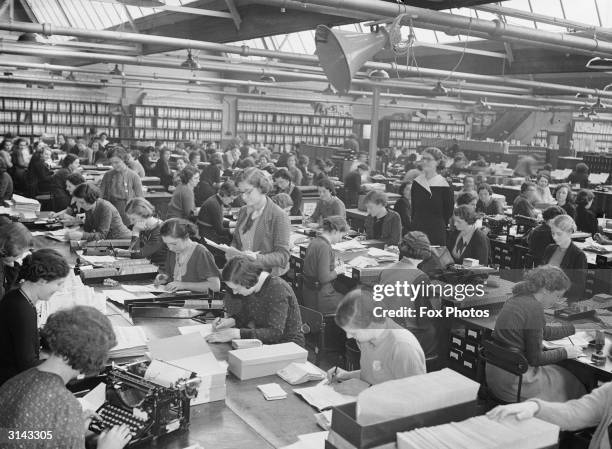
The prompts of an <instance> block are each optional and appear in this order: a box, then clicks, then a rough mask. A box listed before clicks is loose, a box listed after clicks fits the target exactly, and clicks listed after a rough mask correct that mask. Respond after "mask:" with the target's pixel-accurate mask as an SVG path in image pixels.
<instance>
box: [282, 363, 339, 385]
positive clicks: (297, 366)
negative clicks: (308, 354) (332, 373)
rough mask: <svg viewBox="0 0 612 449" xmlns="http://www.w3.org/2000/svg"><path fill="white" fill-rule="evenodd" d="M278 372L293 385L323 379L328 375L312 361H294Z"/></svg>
mask: <svg viewBox="0 0 612 449" xmlns="http://www.w3.org/2000/svg"><path fill="white" fill-rule="evenodd" d="M276 374H278V375H279V377H280V378H281V379H283V380H284V381H285V382H287V383H289V384H291V385H298V384H303V383H306V382H310V381H312V380H323V379H325V378H326V377H327V374H326V373H325V371H323V370H322V369H321V368H319V367H318V366H316V365H313V364H312V363H310V362H304V363H296V362H293V363H291V364H290V365H288V366H286V367H285V368H283V369H281V370H280V371H278V372H277V373H276Z"/></svg>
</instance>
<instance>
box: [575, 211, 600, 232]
mask: <svg viewBox="0 0 612 449" xmlns="http://www.w3.org/2000/svg"><path fill="white" fill-rule="evenodd" d="M576 228H577V229H578V230H579V231H582V232H588V233H589V234H591V235H593V234H596V233H597V232H599V223H598V221H597V215H595V212H593V211H592V210H590V209H586V208H584V207H578V208H576Z"/></svg>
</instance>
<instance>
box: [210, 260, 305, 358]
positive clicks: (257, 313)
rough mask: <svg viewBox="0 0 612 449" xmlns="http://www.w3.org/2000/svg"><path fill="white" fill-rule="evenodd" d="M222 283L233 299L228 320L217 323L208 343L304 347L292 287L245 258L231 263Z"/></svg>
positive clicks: (297, 308)
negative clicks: (251, 342) (254, 340)
mask: <svg viewBox="0 0 612 449" xmlns="http://www.w3.org/2000/svg"><path fill="white" fill-rule="evenodd" d="M223 281H224V282H225V284H226V285H227V286H228V287H229V288H231V289H232V292H233V295H232V296H230V297H229V298H228V299H226V300H225V307H226V310H227V318H221V319H217V320H216V321H215V323H214V324H213V329H214V332H213V333H212V334H211V335H209V336H208V338H207V340H208V341H209V342H213V343H221V342H227V341H231V340H234V339H238V338H257V339H259V340H261V341H262V343H264V344H275V343H287V342H293V343H296V344H298V345H300V346H304V334H303V333H302V318H301V316H300V308H299V306H298V303H297V299H296V298H295V294H294V293H293V289H292V288H291V286H290V285H289V284H287V283H286V282H285V281H284V280H282V279H281V278H279V277H277V276H274V275H272V274H271V273H270V272H269V271H267V270H264V269H263V268H262V267H261V266H260V265H259V264H258V263H257V262H255V261H253V260H252V259H250V258H249V257H246V256H239V257H235V258H233V259H230V260H229V261H228V263H227V265H225V267H224V268H223ZM235 295H240V296H239V297H238V296H235Z"/></svg>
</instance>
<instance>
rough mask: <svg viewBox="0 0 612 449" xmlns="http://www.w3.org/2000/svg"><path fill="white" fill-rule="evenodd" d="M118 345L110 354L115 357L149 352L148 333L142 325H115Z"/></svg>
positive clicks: (135, 355) (133, 355)
mask: <svg viewBox="0 0 612 449" xmlns="http://www.w3.org/2000/svg"><path fill="white" fill-rule="evenodd" d="M113 330H114V331H115V336H116V337H117V345H116V346H115V347H114V348H113V349H111V350H110V352H109V353H108V356H109V357H110V358H111V359H113V358H117V359H118V358H122V357H137V356H140V355H144V354H145V353H146V352H147V349H148V348H147V341H148V338H147V335H146V334H145V331H144V328H142V327H141V326H113Z"/></svg>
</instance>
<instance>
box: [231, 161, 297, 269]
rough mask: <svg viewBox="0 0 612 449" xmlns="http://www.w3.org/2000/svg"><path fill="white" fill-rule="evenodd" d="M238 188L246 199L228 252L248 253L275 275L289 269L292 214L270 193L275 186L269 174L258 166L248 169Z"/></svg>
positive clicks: (240, 179) (237, 254)
mask: <svg viewBox="0 0 612 449" xmlns="http://www.w3.org/2000/svg"><path fill="white" fill-rule="evenodd" d="M237 184H238V189H239V190H240V194H241V196H242V199H243V200H244V202H245V203H246V205H245V206H243V207H242V209H240V212H238V218H237V220H236V230H235V232H234V238H233V240H232V246H231V248H229V249H228V250H227V251H226V253H225V255H226V257H227V258H228V259H229V258H232V257H236V256H240V255H247V256H248V257H250V258H251V259H252V260H256V261H257V262H259V264H260V265H261V266H262V267H263V268H264V269H265V270H266V271H270V272H271V273H272V274H273V275H275V276H280V275H282V274H284V273H286V272H287V270H288V269H289V234H290V225H289V217H288V216H287V214H285V212H284V211H283V210H282V209H281V208H280V207H278V206H277V205H276V204H274V203H273V202H272V200H271V199H270V198H269V197H268V196H267V194H268V192H270V190H271V189H272V183H271V182H270V180H269V179H268V177H267V176H266V175H265V174H264V173H263V172H262V171H261V170H259V169H257V168H249V169H247V170H245V171H244V172H243V173H242V174H241V176H240V177H239V178H238V182H237Z"/></svg>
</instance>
